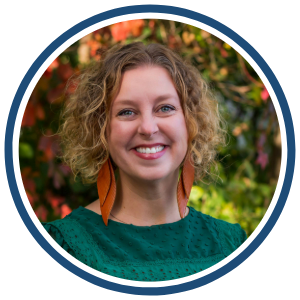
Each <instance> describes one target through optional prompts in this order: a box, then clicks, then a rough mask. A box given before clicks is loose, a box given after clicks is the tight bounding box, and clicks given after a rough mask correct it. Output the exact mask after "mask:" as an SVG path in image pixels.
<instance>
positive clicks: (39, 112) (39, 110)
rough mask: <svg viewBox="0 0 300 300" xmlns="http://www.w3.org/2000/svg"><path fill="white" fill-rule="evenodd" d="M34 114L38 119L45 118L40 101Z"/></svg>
mask: <svg viewBox="0 0 300 300" xmlns="http://www.w3.org/2000/svg"><path fill="white" fill-rule="evenodd" d="M35 115H36V117H37V118H38V119H39V120H44V119H45V112H44V109H43V107H42V105H41V104H40V103H39V104H38V105H37V106H36V109H35Z"/></svg>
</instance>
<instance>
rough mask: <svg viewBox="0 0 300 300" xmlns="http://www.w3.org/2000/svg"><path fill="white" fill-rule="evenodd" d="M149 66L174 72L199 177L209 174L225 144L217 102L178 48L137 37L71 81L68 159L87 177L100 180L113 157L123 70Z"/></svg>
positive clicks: (65, 127) (65, 141) (64, 135)
mask: <svg viewBox="0 0 300 300" xmlns="http://www.w3.org/2000/svg"><path fill="white" fill-rule="evenodd" d="M145 65H147V66H149V65H150V66H160V67H162V68H164V69H166V70H167V71H168V73H169V74H170V76H171V78H172V80H173V83H174V86H175V88H176V90H177V93H178V96H179V98H180V100H181V106H182V109H183V113H184V116H185V121H186V124H187V129H188V137H189V138H188V153H191V155H192V158H193V163H194V166H195V181H197V180H200V179H202V178H203V177H204V176H205V175H206V174H207V173H209V169H210V166H211V164H212V163H213V162H214V161H215V157H216V148H217V146H218V145H221V144H223V143H224V130H223V129H222V118H221V117H220V114H219V111H218V104H217V101H216V100H215V99H214V97H213V95H212V93H211V92H210V89H209V87H208V85H207V83H206V82H205V80H204V79H203V78H202V77H201V75H200V74H199V71H198V70H197V69H196V68H195V67H193V66H192V65H190V64H189V63H188V62H186V61H184V60H183V59H182V58H181V57H180V56H179V55H178V54H177V53H175V52H174V51H172V50H170V49H168V48H167V47H165V46H162V45H160V44H149V45H144V44H143V43H141V42H137V43H131V44H128V45H123V46H122V45H116V46H114V47H113V48H111V49H110V50H109V51H107V52H106V53H104V55H103V56H102V59H101V60H100V61H99V62H97V63H95V64H93V65H92V66H91V67H89V68H88V69H86V70H85V71H84V72H83V73H82V74H80V75H79V76H77V77H76V78H73V79H72V80H70V82H69V84H74V82H73V81H74V80H75V82H76V85H77V88H76V90H75V92H74V93H73V94H72V95H71V96H70V97H69V99H68V101H67V102H66V105H65V108H64V110H63V113H62V125H61V128H60V131H59V135H60V136H61V141H62V149H63V156H62V158H63V160H64V161H65V163H66V164H67V165H69V166H70V168H71V169H72V171H73V173H74V174H75V176H76V175H80V176H81V177H82V180H83V182H85V183H93V182H96V180H97V175H98V172H99V170H100V168H101V166H102V165H103V163H104V162H105V161H106V160H107V158H108V157H109V149H108V144H107V140H106V135H105V132H106V127H107V124H108V123H109V116H110V114H109V110H110V107H111V103H112V100H113V99H114V98H115V97H116V95H117V93H118V91H119V89H120V83H121V77H122V74H124V72H126V71H127V70H131V69H134V68H137V67H140V66H145Z"/></svg>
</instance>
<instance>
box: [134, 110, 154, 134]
mask: <svg viewBox="0 0 300 300" xmlns="http://www.w3.org/2000/svg"><path fill="white" fill-rule="evenodd" d="M140 120H141V121H140V124H139V127H138V133H139V134H140V135H142V136H145V137H151V136H152V135H153V134H155V133H156V132H158V126H157V121H156V118H155V117H154V116H153V115H152V114H151V115H148V116H145V115H144V116H143V117H142V118H141V119H140Z"/></svg>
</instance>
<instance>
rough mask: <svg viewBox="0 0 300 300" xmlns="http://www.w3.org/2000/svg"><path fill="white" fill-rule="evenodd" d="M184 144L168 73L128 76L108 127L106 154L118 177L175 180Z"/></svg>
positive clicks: (147, 69)
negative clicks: (123, 175)
mask: <svg viewBox="0 0 300 300" xmlns="http://www.w3.org/2000/svg"><path fill="white" fill-rule="evenodd" d="M187 141H188V133H187V128H186V123H185V119H184V115H183V111H182V108H181V105H180V100H179V97H178V95H177V92H176V89H175V87H174V84H173V82H172V79H171V77H170V75H169V74H168V72H167V71H166V70H165V69H164V68H161V67H157V66H143V67H139V68H137V69H133V70H129V71H126V72H125V73H124V75H123V77H122V82H121V87H120V91H119V94H118V95H117V97H116V98H115V99H114V101H113V103H112V108H111V121H110V124H109V128H108V145H109V151H110V154H111V157H112V159H113V161H114V162H115V163H116V165H117V166H118V167H119V169H120V174H121V171H122V172H124V173H126V174H127V175H128V176H130V177H132V178H135V179H142V180H159V179H163V178H166V177H167V176H168V175H174V172H175V171H178V168H179V166H180V164H181V162H182V161H183V159H184V157H185V154H186V152H187Z"/></svg>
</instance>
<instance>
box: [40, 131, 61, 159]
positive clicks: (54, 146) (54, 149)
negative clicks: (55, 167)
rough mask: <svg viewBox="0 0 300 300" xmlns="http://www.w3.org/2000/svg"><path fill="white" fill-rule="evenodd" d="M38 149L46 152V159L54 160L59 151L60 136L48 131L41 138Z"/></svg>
mask: <svg viewBox="0 0 300 300" xmlns="http://www.w3.org/2000/svg"><path fill="white" fill-rule="evenodd" d="M38 149H39V150H41V151H43V152H44V155H45V158H46V160H48V161H50V160H52V159H53V158H54V157H55V156H56V155H57V154H58V151H59V144H58V137H57V136H55V135H51V131H47V132H46V136H42V137H41V138H40V140H39V144H38Z"/></svg>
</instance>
